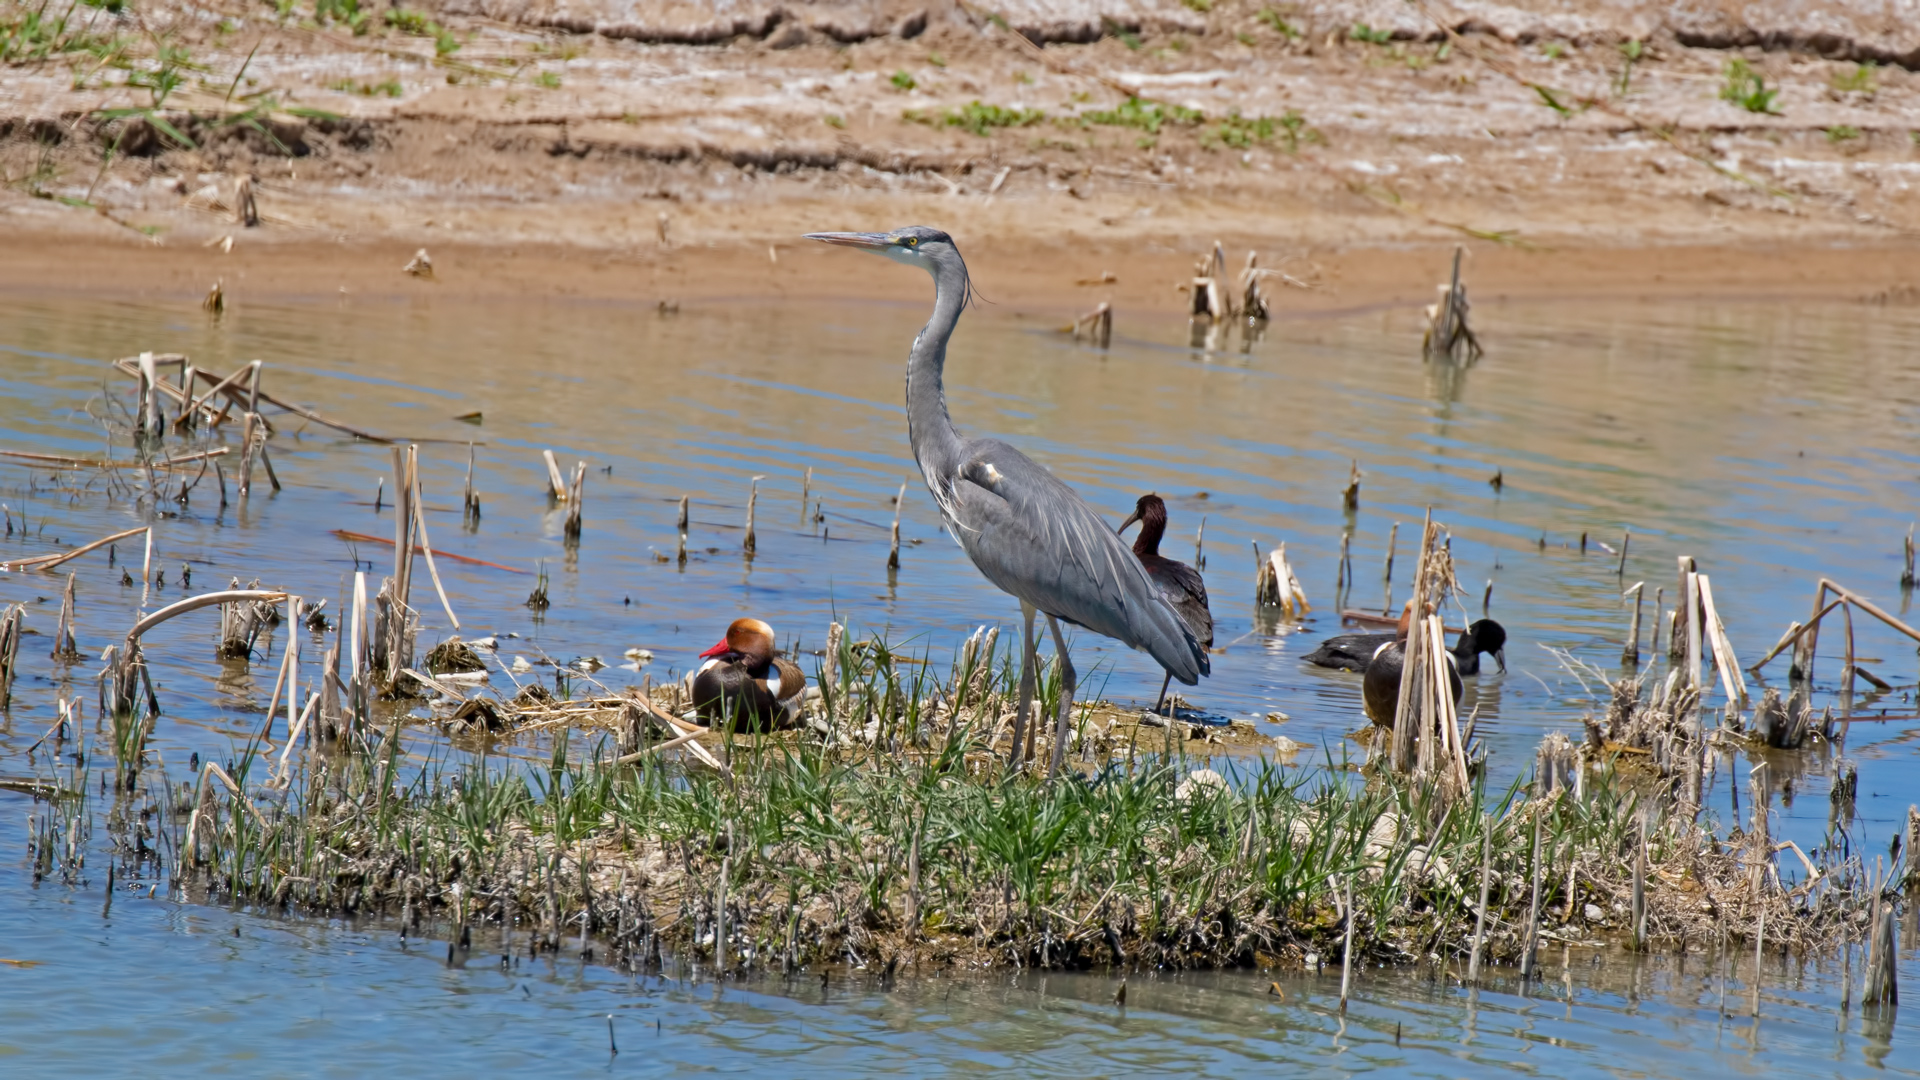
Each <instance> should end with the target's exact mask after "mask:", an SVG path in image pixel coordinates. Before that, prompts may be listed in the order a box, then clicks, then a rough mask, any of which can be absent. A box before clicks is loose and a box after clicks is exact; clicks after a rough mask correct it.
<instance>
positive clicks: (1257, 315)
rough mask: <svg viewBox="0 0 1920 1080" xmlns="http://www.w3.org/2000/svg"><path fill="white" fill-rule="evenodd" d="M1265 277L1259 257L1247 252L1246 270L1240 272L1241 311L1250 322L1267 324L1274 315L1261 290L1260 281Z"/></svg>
mask: <svg viewBox="0 0 1920 1080" xmlns="http://www.w3.org/2000/svg"><path fill="white" fill-rule="evenodd" d="M1265 276H1266V275H1265V274H1264V273H1262V272H1261V270H1260V257H1259V255H1258V254H1257V253H1255V252H1252V251H1249V252H1247V265H1246V268H1245V269H1243V270H1241V271H1240V311H1241V313H1242V314H1244V315H1246V317H1247V321H1248V322H1265V321H1266V320H1267V318H1268V317H1269V316H1270V315H1272V313H1273V312H1272V305H1270V304H1269V303H1268V302H1267V296H1266V293H1265V292H1263V291H1262V290H1261V288H1260V279H1261V278H1262V277H1265Z"/></svg>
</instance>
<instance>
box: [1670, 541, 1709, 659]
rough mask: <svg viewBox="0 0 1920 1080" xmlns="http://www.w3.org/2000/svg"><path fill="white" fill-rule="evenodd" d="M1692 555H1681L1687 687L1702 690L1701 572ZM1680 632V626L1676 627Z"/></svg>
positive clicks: (1676, 630)
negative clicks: (1684, 606)
mask: <svg viewBox="0 0 1920 1080" xmlns="http://www.w3.org/2000/svg"><path fill="white" fill-rule="evenodd" d="M1694 566H1695V564H1694V561H1693V557H1692V556H1691V555H1682V556H1680V595H1681V596H1683V597H1685V598H1686V608H1685V609H1684V614H1683V617H1684V618H1685V619H1686V624H1687V625H1686V629H1687V637H1686V652H1685V653H1684V654H1683V655H1684V656H1685V657H1686V668H1685V670H1686V673H1687V688H1688V689H1690V690H1696V691H1697V690H1701V689H1703V687H1702V686H1701V685H1700V661H1701V657H1700V646H1701V644H1702V642H1701V633H1700V574H1699V572H1698V571H1697V570H1695V569H1694ZM1674 630H1675V632H1676V633H1678V631H1679V627H1677V626H1676V627H1675V628H1674Z"/></svg>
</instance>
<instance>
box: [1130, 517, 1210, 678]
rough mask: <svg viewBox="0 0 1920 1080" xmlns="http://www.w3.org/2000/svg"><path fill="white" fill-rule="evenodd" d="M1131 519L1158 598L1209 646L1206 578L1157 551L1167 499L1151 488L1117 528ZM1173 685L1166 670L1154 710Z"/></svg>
mask: <svg viewBox="0 0 1920 1080" xmlns="http://www.w3.org/2000/svg"><path fill="white" fill-rule="evenodd" d="M1134 522H1139V523H1140V535H1138V536H1136V537H1134V539H1133V554H1134V555H1135V556H1136V557H1137V558H1139V560H1140V565H1141V566H1144V567H1146V570H1147V577H1148V578H1150V579H1152V581H1153V585H1154V588H1156V589H1159V590H1160V598H1161V599H1162V600H1165V601H1166V602H1167V603H1168V605H1170V606H1171V607H1172V608H1173V610H1174V613H1175V614H1177V615H1179V616H1180V621H1181V622H1183V623H1185V624H1186V625H1187V629H1188V631H1190V632H1191V633H1192V634H1193V640H1195V641H1197V642H1199V643H1200V647H1201V648H1202V649H1209V648H1212V647H1213V612H1212V610H1210V609H1209V608H1208V607H1207V583H1206V581H1205V580H1203V579H1202V578H1201V577H1200V571H1198V570H1195V569H1194V568H1193V567H1191V566H1188V565H1187V564H1186V563H1183V562H1178V561H1176V560H1174V559H1169V558H1167V557H1166V556H1165V555H1162V554H1160V540H1161V538H1162V537H1164V536H1166V534H1167V503H1166V500H1164V499H1162V498H1161V497H1160V496H1158V495H1156V494H1154V493H1153V492H1151V491H1150V492H1148V493H1146V494H1145V495H1142V496H1140V499H1139V501H1138V502H1136V503H1135V504H1134V507H1133V513H1131V514H1128V515H1127V519H1126V520H1125V521H1122V522H1121V523H1120V528H1119V530H1118V531H1120V532H1123V533H1124V532H1126V531H1127V529H1128V527H1130V526H1131V525H1133V523H1134ZM1172 684H1173V673H1172V672H1171V671H1169V672H1168V673H1167V677H1166V678H1165V679H1164V680H1162V681H1161V683H1160V696H1159V697H1158V698H1157V699H1155V700H1154V703H1153V711H1154V712H1159V711H1160V707H1161V706H1162V705H1164V704H1166V700H1167V687H1168V686H1171V685H1172Z"/></svg>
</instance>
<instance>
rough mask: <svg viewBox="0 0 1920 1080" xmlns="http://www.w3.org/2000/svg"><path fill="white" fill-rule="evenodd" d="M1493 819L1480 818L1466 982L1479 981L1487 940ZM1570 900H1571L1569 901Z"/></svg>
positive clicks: (1491, 880)
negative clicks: (1477, 900) (1475, 904)
mask: <svg viewBox="0 0 1920 1080" xmlns="http://www.w3.org/2000/svg"><path fill="white" fill-rule="evenodd" d="M1492 862H1493V819H1492V818H1490V817H1486V816H1484V815H1483V816H1482V817H1481V819H1480V906H1479V907H1477V908H1475V909H1474V916H1473V951H1472V953H1471V954H1470V958H1469V959H1468V961H1467V982H1469V983H1473V984H1478V983H1479V982H1480V948H1481V946H1482V945H1484V944H1486V940H1487V902H1488V900H1490V899H1491V892H1492V886H1493V873H1492ZM1569 902H1571V901H1569Z"/></svg>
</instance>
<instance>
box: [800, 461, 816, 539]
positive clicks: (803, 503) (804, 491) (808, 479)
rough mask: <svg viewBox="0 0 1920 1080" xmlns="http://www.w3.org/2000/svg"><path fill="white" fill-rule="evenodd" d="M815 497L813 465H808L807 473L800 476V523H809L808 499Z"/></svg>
mask: <svg viewBox="0 0 1920 1080" xmlns="http://www.w3.org/2000/svg"><path fill="white" fill-rule="evenodd" d="M812 497H813V466H811V465H809V466H807V474H806V475H805V476H803V477H801V478H800V524H802V525H805V524H806V523H807V500H808V499H810V498H812Z"/></svg>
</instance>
